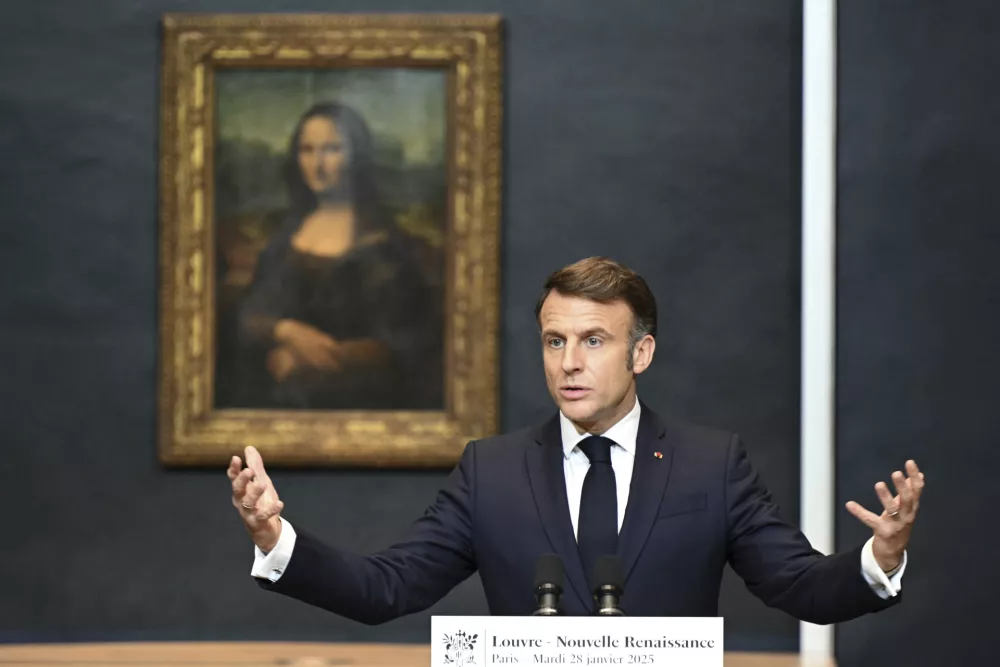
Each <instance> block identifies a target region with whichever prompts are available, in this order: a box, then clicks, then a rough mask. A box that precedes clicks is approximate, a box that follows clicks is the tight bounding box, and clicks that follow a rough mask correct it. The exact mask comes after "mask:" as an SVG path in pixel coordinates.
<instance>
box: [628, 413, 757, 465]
mask: <svg viewBox="0 0 1000 667" xmlns="http://www.w3.org/2000/svg"><path fill="white" fill-rule="evenodd" d="M643 407H644V408H645V409H648V408H646V406H643ZM650 416H651V417H652V418H653V419H654V420H655V423H656V424H658V426H659V428H660V429H661V431H662V433H663V437H664V438H665V439H666V441H667V442H669V443H670V445H671V446H672V447H673V448H674V450H675V451H679V452H682V453H685V454H690V455H694V456H697V457H698V458H710V459H713V460H715V459H722V460H725V458H726V457H727V456H728V454H729V452H730V449H731V448H732V446H733V444H734V443H736V442H738V440H739V436H738V435H737V433H736V432H734V431H732V430H728V429H726V428H723V427H719V426H714V425H708V424H704V423H701V422H697V421H694V420H691V419H688V418H685V417H679V416H676V415H661V414H657V413H656V412H653V411H652V410H650Z"/></svg>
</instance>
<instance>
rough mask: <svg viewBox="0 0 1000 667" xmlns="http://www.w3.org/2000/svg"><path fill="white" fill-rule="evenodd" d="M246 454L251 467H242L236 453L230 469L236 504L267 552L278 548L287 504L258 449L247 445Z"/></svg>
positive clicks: (255, 541)
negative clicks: (282, 513) (272, 481)
mask: <svg viewBox="0 0 1000 667" xmlns="http://www.w3.org/2000/svg"><path fill="white" fill-rule="evenodd" d="M243 453H244V456H245V457H246V461H247V467H246V468H245V469H242V470H241V468H242V467H243V465H242V462H241V461H240V457H238V456H234V457H233V458H232V460H231V461H230V462H229V469H228V470H227V471H226V474H227V475H228V476H229V479H230V480H231V481H232V483H233V507H235V508H236V511H237V512H239V514H240V517H241V518H242V519H243V523H244V524H245V525H246V528H247V532H249V533H250V537H251V538H252V539H253V541H254V544H256V545H257V547H258V548H259V549H260V550H261V551H263V552H264V553H265V554H266V553H268V552H269V551H271V549H273V548H274V545H276V544H277V543H278V538H279V537H280V536H281V519H280V518H278V515H279V514H280V513H281V510H282V509H284V507H285V504H284V503H283V502H281V500H280V499H279V498H278V492H277V491H275V489H274V484H272V483H271V478H270V477H268V476H267V472H266V471H265V470H264V460H263V459H261V457H260V453H259V452H258V451H257V449H256V448H254V447H247V448H246V449H245V450H244V452H243Z"/></svg>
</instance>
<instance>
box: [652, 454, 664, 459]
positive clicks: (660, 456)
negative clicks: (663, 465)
mask: <svg viewBox="0 0 1000 667" xmlns="http://www.w3.org/2000/svg"><path fill="white" fill-rule="evenodd" d="M653 456H655V457H656V458H658V459H662V458H663V453H662V452H653Z"/></svg>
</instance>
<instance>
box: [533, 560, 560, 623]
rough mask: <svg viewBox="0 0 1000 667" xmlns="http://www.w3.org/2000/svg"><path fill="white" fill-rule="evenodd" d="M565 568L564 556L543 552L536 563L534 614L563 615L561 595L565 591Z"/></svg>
mask: <svg viewBox="0 0 1000 667" xmlns="http://www.w3.org/2000/svg"><path fill="white" fill-rule="evenodd" d="M564 580H565V570H564V568H563V562H562V558H560V557H559V556H557V555H556V554H542V555H541V556H539V558H538V561H537V562H536V563H535V602H536V606H535V611H534V612H532V614H531V615H532V616H561V615H562V609H561V608H560V607H559V596H560V595H562V592H563V583H564Z"/></svg>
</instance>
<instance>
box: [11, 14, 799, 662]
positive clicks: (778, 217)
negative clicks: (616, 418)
mask: <svg viewBox="0 0 1000 667" xmlns="http://www.w3.org/2000/svg"><path fill="white" fill-rule="evenodd" d="M358 8H363V9H364V10H370V11H375V10H407V11H420V10H434V11H472V10H476V11H483V10H488V11H499V12H501V13H502V14H504V15H505V16H506V18H507V27H508V35H507V54H508V55H507V59H506V67H507V83H506V100H507V106H506V116H505V121H506V167H505V172H504V182H505V187H506V195H505V209H504V223H503V248H504V258H503V267H502V268H503V331H502V336H503V338H502V364H503V366H502V381H503V393H502V414H503V426H504V428H513V427H517V426H520V425H522V424H524V423H526V422H529V421H532V420H535V419H537V418H539V417H540V416H542V415H543V414H545V413H547V412H548V411H549V410H550V409H551V408H550V401H549V398H548V395H547V393H546V391H545V387H544V383H543V378H542V374H541V372H540V355H539V346H538V342H537V338H536V335H535V327H534V322H533V319H532V314H531V311H532V306H533V303H534V299H535V296H536V294H537V291H538V289H539V287H540V285H541V283H542V281H543V279H544V276H545V275H546V274H547V273H548V272H549V271H551V270H552V269H554V268H556V267H558V266H560V265H562V264H564V263H568V262H570V261H573V260H576V259H578V258H580V257H582V256H586V255H590V254H596V253H604V254H610V255H612V256H614V257H616V258H618V259H620V260H622V261H624V262H626V263H628V264H630V265H633V266H634V267H635V268H636V269H638V270H639V271H640V272H642V273H643V274H644V275H645V276H646V277H647V278H648V280H649V282H650V283H651V285H652V287H653V289H654V290H655V292H656V294H657V295H658V297H659V299H660V302H661V308H662V313H663V315H662V326H661V330H662V331H663V335H662V338H661V340H660V347H659V348H658V354H657V361H656V364H655V366H654V370H653V371H651V372H650V373H648V374H647V376H645V377H644V378H643V380H642V382H641V389H640V390H641V395H642V397H643V398H644V399H645V400H646V401H648V402H649V403H651V404H652V405H653V406H656V407H658V408H659V409H661V410H662V411H664V412H668V413H672V414H677V415H683V416H687V417H689V418H692V419H695V420H698V421H702V422H708V423H712V424H716V425H719V426H722V427H727V428H730V429H733V430H737V431H739V432H741V433H742V434H743V435H744V438H745V439H746V440H747V442H748V443H749V445H750V447H751V450H752V452H753V455H754V457H755V460H756V463H757V464H758V465H759V468H760V469H761V470H762V472H763V473H764V475H765V477H766V479H767V481H768V482H769V483H770V484H771V486H772V488H773V490H774V492H775V495H776V497H777V499H778V501H779V502H780V503H781V504H782V505H783V506H785V507H786V508H787V516H788V518H789V519H791V520H792V521H797V519H798V511H797V496H798V488H797V484H798V483H797V479H798V472H797V469H798V455H797V434H798V424H797V414H798V398H797V396H798V353H799V346H798V294H797V285H798V274H799V270H798V243H799V236H798V227H799V215H798V195H797V193H798V190H799V183H798V171H799V165H798V152H799V149H798V133H799V129H798V117H799V94H800V85H799V66H798V63H799V51H800V28H799V25H800V19H801V16H800V14H801V12H800V8H799V3H796V2H786V1H779V0H771V1H767V2H754V3H744V2H721V1H706V0H684V1H681V0H671V1H669V2H634V3H608V2H589V3H585V4H584V3H579V2H572V1H568V0H567V1H563V2H546V3H540V2H537V0H522V1H513V0H512V1H506V2H495V3H489V2H485V1H481V2H454V1H451V2H449V1H445V0H440V1H438V2H426V1H422V2H403V1H399V2H391V1H389V0H382V1H379V2H364V3H348V2H344V1H342V0H341V1H332V0H331V1H327V2H317V1H308V2H307V1H305V0H302V1H300V2H290V1H281V2H279V1H275V0H269V1H266V2H265V1H262V0H240V1H239V2H236V1H232V2H223V1H218V2H210V1H208V0H202V1H199V2H180V1H177V2H165V1H164V2H155V1H147V2H135V1H132V0H120V1H117V2H112V1H110V0H105V1H102V2H94V1H91V2H78V1H77V0H64V1H54V0H50V1H40V2H20V3H9V2H8V3H3V4H2V5H0V154H2V155H3V156H4V159H3V160H2V161H0V219H2V225H0V229H2V232H0V233H2V234H3V241H4V242H3V244H2V246H0V266H2V267H3V269H4V276H5V277H4V280H3V281H2V287H0V290H2V298H0V309H2V310H0V368H2V369H3V370H2V372H0V416H2V431H0V432H2V433H3V459H2V464H0V494H2V504H0V507H3V508H4V512H3V517H4V527H3V529H2V533H0V534H2V535H3V538H2V544H0V571H2V572H4V573H5V581H4V584H3V592H2V594H0V640H7V641H27V640H31V641H67V640H91V639H108V640H119V639H302V640H341V639H343V640H392V641H398V640H410V641H423V640H425V639H426V634H425V633H426V631H427V629H428V627H429V621H428V616H427V614H424V615H420V616H416V617H411V618H407V619H401V620H399V621H396V622H393V623H390V624H388V625H385V626H382V627H375V628H369V627H363V626H361V625H358V624H355V623H352V622H348V621H345V620H342V619H339V618H336V617H334V616H332V615H329V614H327V613H325V612H321V611H318V610H315V609H312V608H309V607H306V606H305V605H303V604H301V603H297V602H294V601H291V600H288V599H284V598H280V597H278V596H274V595H268V594H266V593H264V592H262V591H260V590H259V589H258V588H257V587H256V586H255V585H254V584H253V583H252V581H251V580H250V578H249V570H250V565H251V560H252V558H251V555H252V554H251V546H250V543H249V541H248V539H247V538H246V536H245V534H244V533H243V529H242V528H241V526H240V524H239V522H238V520H237V517H236V516H235V514H234V512H233V510H232V508H231V506H230V505H229V500H228V491H227V488H228V483H227V481H226V479H225V476H224V473H223V471H222V470H206V471H190V470H170V471H168V470H163V469H161V468H160V467H159V466H158V465H157V463H156V457H155V451H154V441H153V437H154V402H155V387H156V375H155V372H156V370H155V359H156V347H155V345H156V322H157V319H156V310H155V305H156V289H157V275H156V249H157V220H156V182H157V178H156V167H157V119H158V106H157V104H158V102H157V90H158V67H159V60H158V56H159V46H158V34H159V33H158V23H157V21H158V17H159V15H160V14H161V12H164V11H179V10H186V11H193V10H202V11H263V10H268V11H277V10H315V11H337V10H356V9H358ZM273 477H274V479H275V481H276V483H277V484H278V486H279V488H280V490H281V493H282V496H283V498H284V500H285V502H286V504H287V508H288V509H287V511H286V515H287V516H288V517H289V518H290V519H291V520H292V521H295V522H299V523H301V524H302V525H304V526H308V527H309V528H311V529H312V530H313V531H315V532H318V533H319V534H321V535H323V536H325V537H327V538H329V539H331V540H335V541H336V542H337V543H339V544H340V545H343V546H346V547H349V548H353V549H357V550H360V551H371V550H375V549H377V548H379V547H381V546H384V545H386V544H387V543H389V542H390V541H393V540H396V539H398V538H400V537H402V536H403V535H404V533H405V530H406V527H407V525H408V523H409V522H410V521H411V520H412V519H413V518H414V517H415V516H417V515H418V514H419V513H420V509H421V508H422V507H423V506H424V505H426V504H427V503H428V502H430V500H431V499H432V497H433V495H434V492H435V490H436V489H437V488H438V485H439V484H440V483H441V481H442V479H443V477H444V473H440V472H438V473H429V472H369V473H366V472H336V471H325V472H301V471H300V472H292V471H278V472H275V473H274V474H273ZM434 611H435V612H438V613H482V612H484V611H485V605H484V603H483V599H482V594H481V592H480V589H479V585H478V582H477V581H470V582H468V583H467V584H466V585H464V586H462V587H461V588H460V589H459V590H457V591H456V592H455V593H454V594H452V595H451V596H449V597H448V598H447V599H445V600H444V601H443V602H441V603H440V605H438V606H437V607H436V608H435V609H434ZM722 611H723V613H724V614H725V615H726V623H727V635H728V645H729V647H730V648H785V649H794V648H795V647H796V645H797V638H796V637H797V628H796V623H795V622H794V621H793V620H792V619H790V618H789V617H787V616H785V615H783V614H781V613H779V612H776V611H773V610H769V609H766V608H764V607H763V605H762V604H760V603H759V602H758V601H756V600H755V599H753V598H752V597H750V596H749V595H748V594H747V593H746V591H745V590H744V588H743V586H742V583H741V582H739V581H738V580H737V581H733V580H732V579H730V580H727V586H726V589H725V594H724V596H723V602H722Z"/></svg>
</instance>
